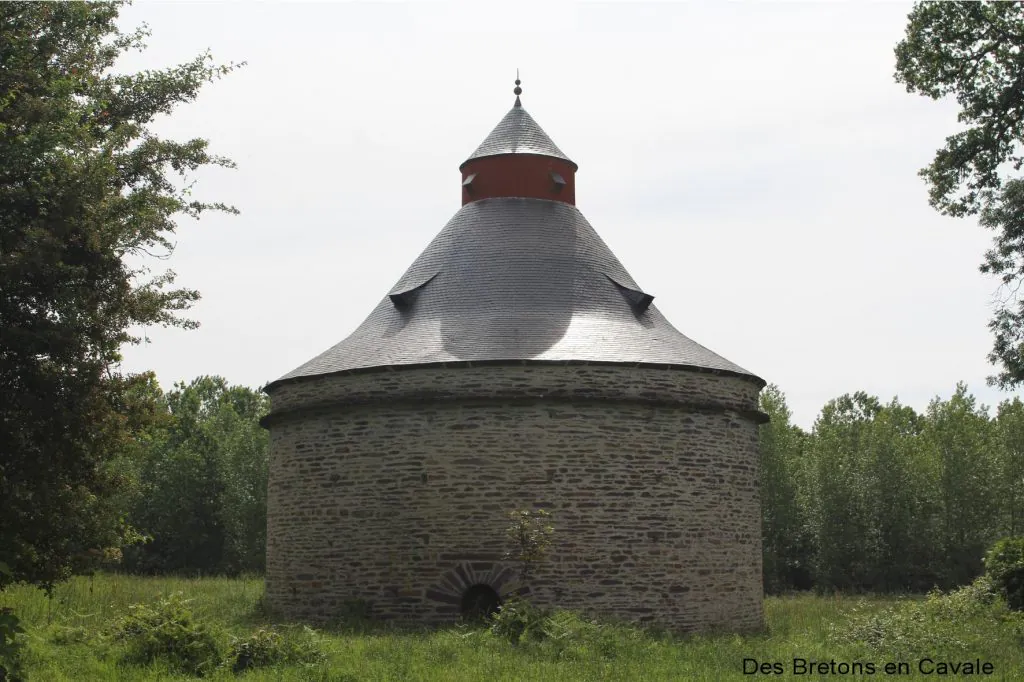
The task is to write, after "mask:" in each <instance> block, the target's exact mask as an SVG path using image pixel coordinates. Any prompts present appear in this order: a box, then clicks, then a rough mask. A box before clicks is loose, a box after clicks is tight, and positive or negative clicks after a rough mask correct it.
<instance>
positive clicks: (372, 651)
mask: <svg viewBox="0 0 1024 682" xmlns="http://www.w3.org/2000/svg"><path fill="white" fill-rule="evenodd" d="M174 592H181V593H183V594H184V595H185V596H186V597H187V598H188V599H190V600H191V601H190V604H189V606H190V607H191V609H192V611H193V613H194V615H195V618H196V620H197V621H200V622H203V623H207V624H208V625H209V626H210V628H211V631H212V632H213V633H214V635H215V637H216V638H217V641H218V643H219V646H220V648H221V649H222V650H225V651H226V650H227V648H228V646H229V643H230V641H231V638H232V637H247V636H249V635H251V634H252V633H253V632H254V631H256V630H258V629H259V628H266V627H268V626H270V625H271V621H270V620H269V619H268V618H267V617H266V616H264V615H263V611H262V609H261V606H260V605H261V595H262V592H263V583H262V580H261V579H259V578H248V579H217V578H205V579H198V580H187V579H175V578H143V577H133V576H121V575H98V576H95V577H92V578H85V577H83V578H76V579H74V580H72V581H71V582H70V583H67V584H64V585H61V586H59V587H58V588H57V590H56V591H55V593H54V595H53V598H52V599H47V597H46V596H45V595H44V594H43V593H42V592H40V591H38V590H33V589H28V588H15V589H10V590H8V591H7V592H5V593H2V594H0V607H3V606H10V607H13V608H14V609H15V610H16V612H17V614H18V615H19V616H20V617H21V619H22V623H23V625H24V626H25V627H26V630H27V634H26V638H27V651H26V655H25V657H24V660H25V669H26V673H27V675H28V679H29V680H40V681H45V682H59V681H62V680H67V681H74V682H79V681H81V680H176V679H193V678H191V677H189V676H185V675H181V674H177V673H174V672H173V671H172V669H171V668H170V667H168V665H167V664H166V663H164V662H157V663H151V664H148V665H138V664H132V663H126V662H124V660H123V659H124V656H125V651H126V648H125V647H126V645H125V644H124V642H122V641H119V640H117V639H115V638H113V637H111V636H110V635H109V632H110V631H111V628H112V627H113V625H114V624H115V623H116V622H117V620H118V619H119V618H121V617H123V616H124V615H125V614H126V613H128V610H129V609H128V607H129V605H131V604H136V603H152V602H154V601H155V600H157V599H158V598H159V597H160V596H161V595H166V594H170V593H174ZM765 611H766V621H767V631H766V633H764V634H761V635H753V636H737V635H712V636H693V637H675V638H673V637H669V636H665V635H658V634H654V633H646V632H643V631H639V630H635V629H632V628H627V627H621V626H612V625H606V626H599V627H593V626H589V625H588V626H587V627H586V628H584V629H583V630H573V627H574V624H576V625H579V624H580V622H581V621H579V620H578V619H573V618H572V617H568V618H567V619H563V621H564V623H567V624H568V625H567V626H566V628H565V629H564V630H563V631H561V632H562V634H561V635H556V636H554V637H549V638H548V639H546V640H544V641H539V642H535V641H525V642H521V643H519V644H517V645H513V644H511V643H510V642H508V641H506V640H503V639H500V638H498V637H496V636H494V635H492V634H491V633H490V632H488V631H487V630H485V629H483V628H470V627H466V626H458V627H456V626H453V627H451V628H447V629H442V630H436V631H429V632H427V631H421V632H410V631H401V630H397V629H394V628H391V629H388V628H387V627H369V628H363V629H362V630H354V629H352V628H351V627H349V628H344V627H341V626H339V627H338V628H328V629H324V630H318V631H316V633H313V634H309V633H305V634H303V633H304V631H302V630H300V629H298V628H297V627H295V626H284V627H283V628H280V629H282V631H283V632H284V633H285V635H286V637H291V636H292V635H295V633H296V632H298V633H299V634H302V636H303V637H304V638H305V641H307V642H308V641H311V642H313V643H314V644H315V646H316V648H317V649H318V650H320V651H321V652H322V657H321V659H320V660H318V661H315V662H309V663H293V664H279V665H277V666H271V667H263V668H257V669H254V670H249V671H247V672H245V673H242V674H235V673H233V672H232V671H231V669H230V666H227V667H222V668H218V669H215V670H213V671H212V672H211V673H210V674H208V675H207V679H213V680H229V679H232V680H233V679H244V680H247V681H256V680H303V681H305V680H333V681H337V682H341V681H345V682H356V681H364V680H366V681H370V680H445V681H448V680H467V681H473V682H477V681H480V680H543V681H545V682H548V681H557V682H567V681H569V680H720V679H748V680H749V679H783V678H784V679H794V678H795V679H832V678H841V679H875V678H880V677H890V675H886V674H885V670H884V666H885V664H886V663H889V662H891V663H893V664H894V665H895V664H896V663H898V662H899V661H903V662H906V663H907V664H908V668H909V669H910V671H911V674H909V675H900V677H901V678H903V679H907V678H910V679H979V677H980V678H981V679H1010V680H1012V679H1024V648H1022V644H1024V627H1022V621H1021V619H1020V618H1019V615H1018V614H1010V613H1009V612H1007V611H1006V609H1005V607H1004V606H1003V605H1002V604H1001V603H998V602H997V603H991V604H985V605H979V604H975V603H974V602H973V601H972V600H971V599H969V595H965V594H954V595H952V596H949V597H943V598H937V597H933V598H932V599H923V598H903V599H896V598H891V597H889V598H881V597H874V598H864V597H842V596H836V597H820V596H811V595H797V596H787V597H772V598H768V599H767V600H766V602H765ZM584 625H586V624H585V623H584ZM296 636H297V635H296ZM794 657H797V658H804V659H815V660H819V661H826V662H827V661H836V662H837V663H843V662H845V663H851V662H854V661H858V662H860V663H862V664H866V663H868V662H870V663H873V664H874V665H875V673H874V674H873V675H866V674H865V675H854V674H846V675H841V674H829V675H820V674H813V673H812V674H803V675H794V674H793V659H794ZM924 658H930V659H932V660H934V661H936V663H938V662H940V661H946V660H948V661H956V662H960V661H974V660H976V659H980V661H981V662H982V663H983V664H984V663H989V664H991V665H992V666H993V672H992V674H989V675H984V676H973V677H963V676H959V675H938V674H937V673H932V674H930V675H922V674H921V673H920V672H919V671H918V666H919V665H920V661H921V659H924ZM744 659H756V660H757V661H758V662H759V663H769V664H770V663H775V662H778V663H780V664H781V666H782V670H783V673H782V674H756V675H744V674H743V665H744V663H743V661H744ZM748 665H750V664H749V663H748ZM934 667H936V665H933V664H928V663H925V668H926V669H932V668H934ZM839 670H841V669H837V672H838V671H839Z"/></svg>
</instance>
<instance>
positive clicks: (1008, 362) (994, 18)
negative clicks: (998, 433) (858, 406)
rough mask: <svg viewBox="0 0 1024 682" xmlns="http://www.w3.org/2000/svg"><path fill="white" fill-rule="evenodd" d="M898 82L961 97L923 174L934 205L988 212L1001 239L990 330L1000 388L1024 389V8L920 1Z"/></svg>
mask: <svg viewBox="0 0 1024 682" xmlns="http://www.w3.org/2000/svg"><path fill="white" fill-rule="evenodd" d="M896 80H897V81H898V82H900V83H903V84H904V85H906V87H907V91H908V92H914V93H919V94H921V95H924V96H926V97H930V98H932V99H940V98H943V97H948V96H952V97H954V98H955V99H956V101H957V103H958V104H959V106H960V113H959V116H958V120H959V121H960V123H961V124H962V129H961V130H960V131H959V132H956V133H954V134H953V135H950V136H949V137H947V138H946V144H945V146H943V147H942V148H941V149H939V150H938V152H937V153H936V155H935V158H934V159H933V160H932V163H931V164H929V165H928V166H927V167H926V168H924V169H922V170H921V175H922V176H923V177H924V179H925V181H926V182H927V184H928V187H929V196H930V201H931V204H932V206H934V207H935V208H936V209H937V210H939V211H941V212H942V213H944V214H946V215H951V216H967V215H975V214H980V215H981V224H982V225H984V226H985V227H987V228H989V229H991V230H992V231H993V232H994V233H995V238H994V242H995V243H994V246H993V248H992V249H991V250H990V251H989V252H988V253H987V254H986V256H985V262H984V263H983V264H982V266H981V270H982V272H987V273H992V274H994V275H997V276H998V277H999V278H1000V281H1001V282H1002V284H1003V285H1005V286H1006V287H1007V291H1008V292H1009V293H1008V294H1007V295H1006V296H1004V297H1003V298H1002V299H1001V300H1000V301H999V302H998V304H997V306H996V312H995V314H994V316H993V318H992V321H991V322H990V323H989V328H990V329H991V330H992V332H993V334H994V335H995V343H994V345H993V349H992V352H991V354H990V356H989V359H990V360H991V361H992V362H993V363H995V364H997V365H1000V366H1001V367H1002V369H1001V371H1000V372H999V374H997V375H996V376H994V377H993V378H992V382H993V383H996V384H999V385H1001V386H1003V387H1009V386H1016V385H1019V384H1021V383H1022V382H1024V301H1021V300H1020V298H1019V297H1018V296H1017V291H1018V289H1019V287H1020V285H1021V283H1022V282H1024V180H1022V179H1021V177H1020V170H1021V167H1022V165H1024V151H1022V145H1024V4H1022V3H1019V2H920V3H918V4H916V5H915V6H914V8H913V10H912V11H911V12H910V16H909V18H908V24H907V30H906V35H905V37H904V39H903V40H902V41H901V42H900V43H899V44H898V45H897V46H896Z"/></svg>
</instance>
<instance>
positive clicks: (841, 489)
mask: <svg viewBox="0 0 1024 682" xmlns="http://www.w3.org/2000/svg"><path fill="white" fill-rule="evenodd" d="M881 410H882V406H881V404H880V403H879V401H878V399H877V398H875V397H873V396H869V395H867V394H866V393H863V392H857V393H855V394H853V395H850V394H847V395H843V396H840V397H839V398H836V399H835V400H830V401H829V402H828V403H826V404H825V406H824V407H823V408H822V410H821V414H820V415H819V417H818V419H817V420H815V422H814V431H813V434H812V439H811V444H810V447H809V448H808V459H809V462H808V467H809V476H808V478H809V481H810V484H811V485H810V490H809V491H808V492H809V494H810V495H811V496H812V497H810V498H809V499H807V500H806V504H807V516H808V522H809V526H810V529H811V532H812V534H813V536H814V539H815V545H816V547H817V554H816V556H815V567H814V568H815V583H816V584H817V586H818V587H819V588H824V589H835V588H838V589H848V588H863V587H867V586H870V585H871V583H872V580H873V578H874V575H873V568H874V566H876V565H877V561H878V554H879V544H878V538H877V533H876V532H875V528H874V524H873V521H874V518H875V517H874V511H873V507H874V504H875V499H874V497H873V495H872V488H873V486H872V485H871V475H872V471H871V467H870V465H869V461H868V457H867V444H868V436H869V434H870V428H871V425H872V422H873V421H874V420H875V418H876V417H877V416H878V414H879V412H881Z"/></svg>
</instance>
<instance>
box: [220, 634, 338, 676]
mask: <svg viewBox="0 0 1024 682" xmlns="http://www.w3.org/2000/svg"><path fill="white" fill-rule="evenodd" d="M323 657H324V655H323V650H322V648H321V644H320V640H319V638H318V637H317V636H316V633H315V632H314V631H313V630H312V629H310V628H308V627H303V628H302V629H301V630H298V631H297V632H289V633H287V634H286V635H282V634H281V633H280V632H277V631H275V630H269V629H266V628H260V629H259V630H257V631H256V632H254V633H253V634H252V635H250V636H249V637H246V638H244V639H243V638H233V639H232V640H231V646H230V648H229V649H228V663H229V665H231V669H232V670H233V671H234V672H236V673H240V672H243V671H245V670H251V669H253V668H263V667H267V666H271V665H278V664H282V663H316V662H318V661H320V660H321V659H323Z"/></svg>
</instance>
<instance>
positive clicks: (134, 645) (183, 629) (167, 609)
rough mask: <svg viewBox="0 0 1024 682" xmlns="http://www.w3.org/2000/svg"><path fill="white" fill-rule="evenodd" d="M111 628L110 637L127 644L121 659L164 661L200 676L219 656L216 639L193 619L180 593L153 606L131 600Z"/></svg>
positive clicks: (141, 661) (205, 627)
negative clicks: (112, 636) (125, 612)
mask: <svg viewBox="0 0 1024 682" xmlns="http://www.w3.org/2000/svg"><path fill="white" fill-rule="evenodd" d="M128 609H129V614H128V615H127V616H125V617H124V618H122V619H121V620H120V621H119V622H118V623H117V624H116V626H115V628H114V632H113V635H114V638H115V639H117V640H122V641H124V642H125V643H126V644H127V646H128V651H127V653H126V655H125V661H126V662H129V663H141V664H149V663H152V662H153V661H156V660H164V661H167V662H168V663H169V664H170V665H171V666H172V667H173V668H176V669H178V670H180V671H181V672H184V673H186V674H189V675H195V676H199V677H201V676H202V675H204V674H206V673H207V672H209V671H210V670H212V669H213V668H214V667H216V665H217V663H218V662H219V660H220V656H219V652H218V649H217V640H216V639H215V638H214V636H213V634H212V633H211V632H210V630H209V628H208V627H207V626H206V625H205V624H203V623H197V622H196V621H195V619H194V617H193V615H192V611H190V610H189V608H188V602H187V600H185V599H184V598H182V596H181V594H180V593H175V594H172V595H170V596H169V597H164V598H162V599H161V600H160V601H158V602H157V603H156V604H155V605H153V606H146V605H144V604H134V605H132V606H129V607H128Z"/></svg>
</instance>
